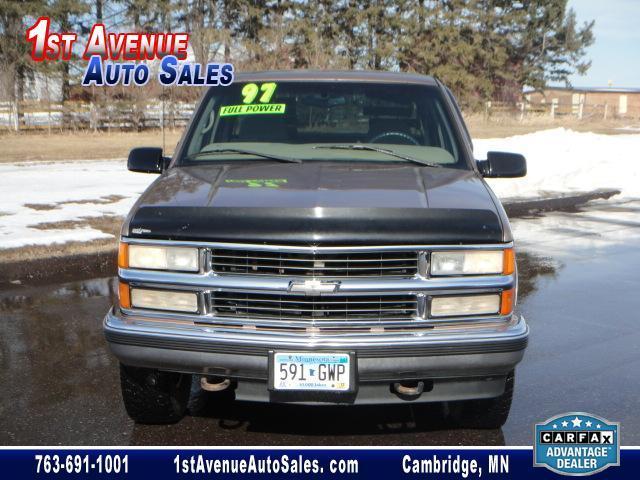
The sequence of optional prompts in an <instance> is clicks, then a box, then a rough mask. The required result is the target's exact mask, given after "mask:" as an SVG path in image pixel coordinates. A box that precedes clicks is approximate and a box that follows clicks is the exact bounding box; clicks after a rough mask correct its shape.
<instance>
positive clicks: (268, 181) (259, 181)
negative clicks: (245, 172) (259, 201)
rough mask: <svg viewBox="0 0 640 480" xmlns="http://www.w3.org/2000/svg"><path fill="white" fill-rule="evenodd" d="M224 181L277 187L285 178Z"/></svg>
mask: <svg viewBox="0 0 640 480" xmlns="http://www.w3.org/2000/svg"><path fill="white" fill-rule="evenodd" d="M224 182H225V183H239V184H241V185H246V186H247V187H249V188H279V187H280V185H283V184H285V183H287V179H286V178H247V179H233V178H232V179H229V178H228V179H226V180H225V181H224Z"/></svg>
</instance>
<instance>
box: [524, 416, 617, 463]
mask: <svg viewBox="0 0 640 480" xmlns="http://www.w3.org/2000/svg"><path fill="white" fill-rule="evenodd" d="M535 432H536V438H535V441H534V452H533V457H534V460H533V465H534V466H535V467H547V468H548V469H549V470H551V471H553V472H556V473H560V474H562V475H592V474H594V473H597V472H601V471H602V470H604V469H606V468H608V467H610V466H617V465H620V424H619V423H616V422H609V421H607V420H605V419H604V418H601V417H597V416H595V415H591V414H589V413H582V412H573V413H563V414H562V415H558V416H555V417H553V418H550V419H549V420H547V421H546V422H543V423H537V424H536V428H535Z"/></svg>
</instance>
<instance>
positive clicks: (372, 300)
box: [211, 292, 417, 322]
mask: <svg viewBox="0 0 640 480" xmlns="http://www.w3.org/2000/svg"><path fill="white" fill-rule="evenodd" d="M211 310H212V313H213V314H214V315H218V316H224V317H239V318H250V319H269V320H308V321H310V322H316V321H319V322H321V321H327V320H366V321H372V320H380V321H383V320H411V319H413V318H414V317H415V316H416V313H417V299H416V297H415V295H382V296H380V295H366V296H359V295H353V296H342V295H329V296H304V295H290V294H287V295H277V294H262V293H239V292H215V293H213V294H212V297H211Z"/></svg>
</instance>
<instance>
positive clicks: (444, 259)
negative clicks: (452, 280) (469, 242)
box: [430, 248, 514, 276]
mask: <svg viewBox="0 0 640 480" xmlns="http://www.w3.org/2000/svg"><path fill="white" fill-rule="evenodd" d="M513 269H514V260H513V249H511V248H508V249H506V250H460V251H450V252H433V253H432V254H431V270H430V272H431V275H434V276H438V275H489V274H504V275H508V274H511V273H513Z"/></svg>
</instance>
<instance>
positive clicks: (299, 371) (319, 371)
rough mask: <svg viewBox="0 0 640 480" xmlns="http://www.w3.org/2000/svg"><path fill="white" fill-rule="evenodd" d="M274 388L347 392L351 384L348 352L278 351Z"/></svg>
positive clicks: (276, 354) (275, 361)
mask: <svg viewBox="0 0 640 480" xmlns="http://www.w3.org/2000/svg"><path fill="white" fill-rule="evenodd" d="M272 375H273V383H272V385H273V388H274V390H320V391H335V392H344V391H347V390H349V388H350V386H351V378H350V377H351V357H350V355H349V354H348V353H308V352H275V353H274V354H273V369H272Z"/></svg>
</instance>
